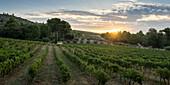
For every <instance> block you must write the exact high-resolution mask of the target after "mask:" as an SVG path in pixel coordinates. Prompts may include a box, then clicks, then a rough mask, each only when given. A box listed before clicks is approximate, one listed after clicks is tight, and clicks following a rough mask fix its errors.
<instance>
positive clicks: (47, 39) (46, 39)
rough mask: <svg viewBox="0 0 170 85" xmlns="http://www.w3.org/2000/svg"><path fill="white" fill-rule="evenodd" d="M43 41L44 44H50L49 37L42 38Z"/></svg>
mask: <svg viewBox="0 0 170 85" xmlns="http://www.w3.org/2000/svg"><path fill="white" fill-rule="evenodd" d="M42 41H43V42H49V41H50V39H49V38H48V37H44V38H42Z"/></svg>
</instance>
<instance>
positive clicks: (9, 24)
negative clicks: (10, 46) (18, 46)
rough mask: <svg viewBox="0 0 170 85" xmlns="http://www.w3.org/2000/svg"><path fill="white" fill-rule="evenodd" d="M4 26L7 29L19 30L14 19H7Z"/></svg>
mask: <svg viewBox="0 0 170 85" xmlns="http://www.w3.org/2000/svg"><path fill="white" fill-rule="evenodd" d="M4 26H5V27H7V28H8V29H19V23H18V22H17V21H16V20H15V18H14V17H11V18H9V20H7V21H6V23H5V25H4Z"/></svg>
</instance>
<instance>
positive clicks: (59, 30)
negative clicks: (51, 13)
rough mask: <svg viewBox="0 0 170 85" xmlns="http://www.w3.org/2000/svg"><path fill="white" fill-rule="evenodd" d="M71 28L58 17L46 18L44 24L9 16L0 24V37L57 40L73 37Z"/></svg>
mask: <svg viewBox="0 0 170 85" xmlns="http://www.w3.org/2000/svg"><path fill="white" fill-rule="evenodd" d="M71 30H72V29H71V25H70V24H69V23H68V22H66V21H64V20H61V19H59V18H52V19H48V20H47V23H46V24H45V23H30V22H24V21H17V20H16V19H15V17H10V18H9V19H8V20H6V21H3V23H2V24H1V25H0V37H6V38H14V39H24V40H25V39H27V40H38V41H40V40H43V41H50V40H53V41H54V42H57V41H60V40H64V39H73V38H74V36H73V35H72V34H71V33H70V31H71Z"/></svg>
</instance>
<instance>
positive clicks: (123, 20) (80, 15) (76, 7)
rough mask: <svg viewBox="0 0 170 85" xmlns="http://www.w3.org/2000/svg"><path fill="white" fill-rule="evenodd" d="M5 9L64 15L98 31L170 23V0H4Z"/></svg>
mask: <svg viewBox="0 0 170 85" xmlns="http://www.w3.org/2000/svg"><path fill="white" fill-rule="evenodd" d="M3 12H5V13H9V14H12V13H14V14H15V15H16V16H18V17H22V18H25V19H28V20H31V21H34V22H41V23H42V22H45V23H46V21H47V20H48V19H51V18H60V19H62V20H65V21H68V22H69V23H70V24H71V27H72V29H73V30H84V31H91V32H97V33H103V32H111V31H113V30H121V31H129V32H132V33H136V32H138V31H140V30H142V31H143V32H147V31H148V29H149V28H155V29H157V30H161V29H164V28H167V27H170V0H0V13H3Z"/></svg>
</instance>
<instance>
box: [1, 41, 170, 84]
mask: <svg viewBox="0 0 170 85" xmlns="http://www.w3.org/2000/svg"><path fill="white" fill-rule="evenodd" d="M169 78H170V51H164V50H150V49H139V48H132V47H125V46H118V45H92V44H63V45H57V44H54V43H44V42H39V41H27V40H17V39H9V38H0V85H160V84H161V85H170V84H169Z"/></svg>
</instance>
